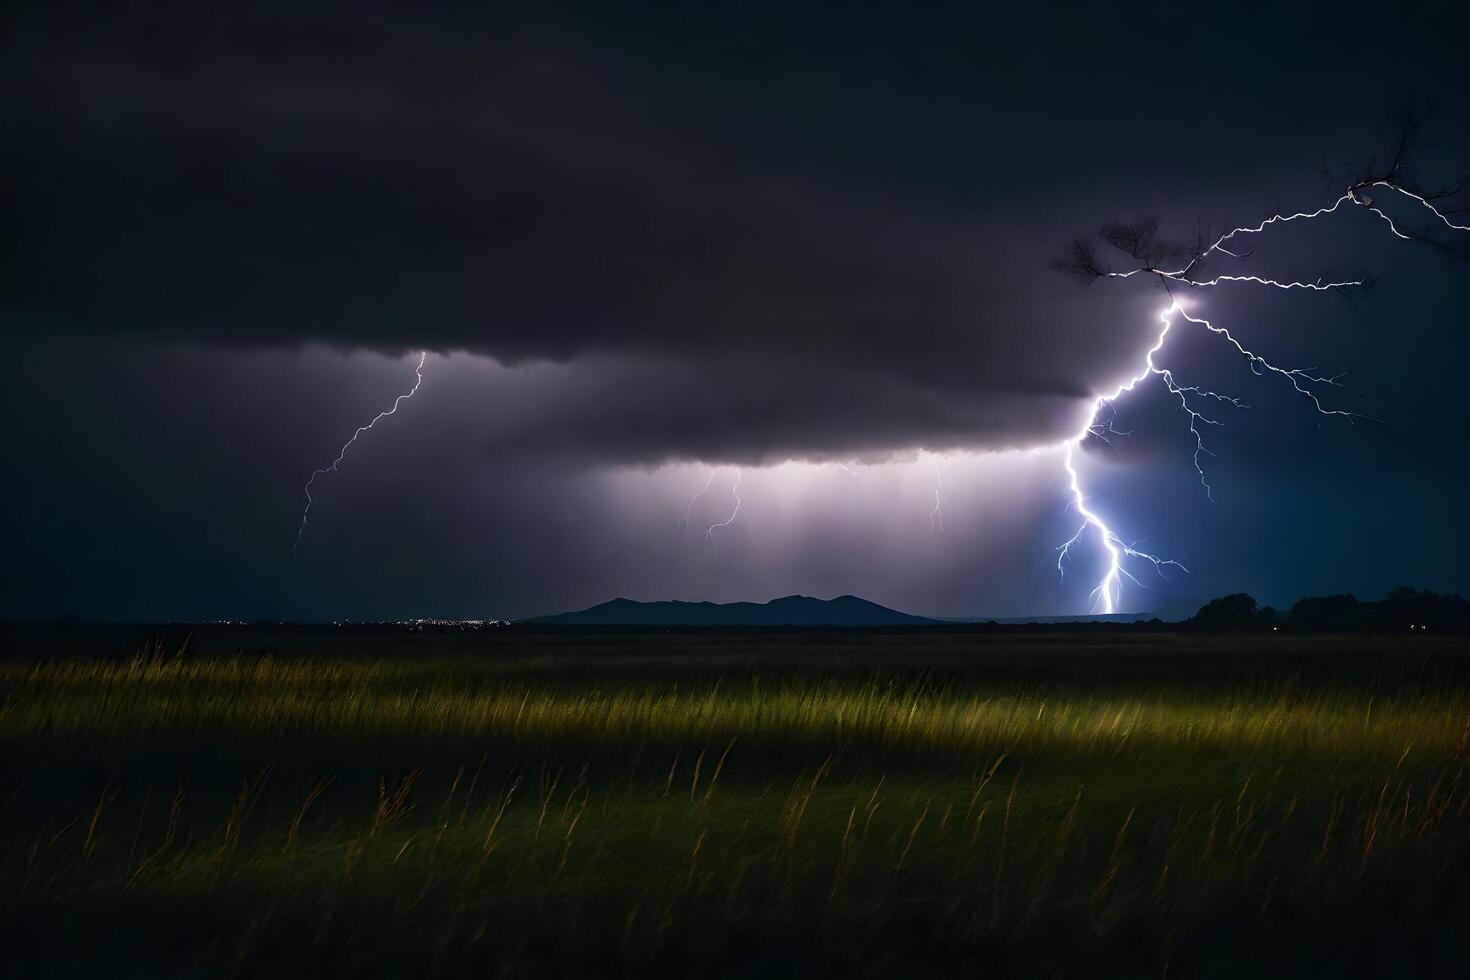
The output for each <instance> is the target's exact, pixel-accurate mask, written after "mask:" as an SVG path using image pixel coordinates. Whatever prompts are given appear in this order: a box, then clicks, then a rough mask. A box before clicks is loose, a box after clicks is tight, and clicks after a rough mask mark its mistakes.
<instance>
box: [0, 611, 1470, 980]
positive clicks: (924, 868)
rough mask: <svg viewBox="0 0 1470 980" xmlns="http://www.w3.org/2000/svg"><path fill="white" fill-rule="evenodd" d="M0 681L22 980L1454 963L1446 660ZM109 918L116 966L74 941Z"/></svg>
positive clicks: (2, 794)
mask: <svg viewBox="0 0 1470 980" xmlns="http://www.w3.org/2000/svg"><path fill="white" fill-rule="evenodd" d="M337 642H339V643H340V644H341V646H340V648H338V649H325V650H315V651H313V652H311V653H310V654H308V655H303V654H300V653H285V654H276V655H257V654H250V655H235V656H215V655H210V656H200V655H195V654H188V653H186V654H183V655H175V654H174V653H171V652H168V651H164V650H160V649H153V650H150V651H147V652H145V653H144V654H142V655H139V656H136V657H131V658H123V659H117V658H96V659H86V658H66V659H48V658H46V657H45V656H44V655H43V654H44V651H37V655H36V657H35V658H34V659H33V660H16V659H14V658H12V659H11V660H10V661H8V662H4V663H0V753H3V758H4V759H5V760H6V761H5V762H4V764H3V766H0V780H3V781H0V804H3V806H4V810H3V814H0V840H3V844H0V847H3V850H0V910H3V918H4V921H5V923H6V925H5V926H4V927H3V930H4V931H5V932H6V933H7V935H6V936H5V939H6V941H7V949H8V950H10V951H12V952H13V953H14V958H15V959H16V962H18V963H20V964H21V965H22V966H29V969H30V972H44V971H45V970H49V971H50V972H52V973H53V974H65V973H67V972H72V973H77V974H95V973H96V972H99V971H101V970H105V971H107V972H113V973H117V972H127V971H128V970H136V971H137V972H138V975H140V976H157V975H160V974H169V973H188V974H189V975H206V976H213V975H261V976H278V975H313V976H315V975H330V974H338V973H358V974H361V973H367V974H369V975H395V976H396V975H402V976H421V975H426V974H439V975H477V976H482V975H487V974H488V975H497V974H506V975H545V976H565V975H589V974H590V975H609V974H611V975H644V974H646V973H648V972H650V971H651V972H671V973H693V972H699V973H701V974H708V973H714V974H716V975H730V976H743V975H751V976H755V975H762V976H764V975H772V974H774V975H793V976H795V975H801V976H810V975H814V974H824V973H842V974H849V975H853V974H855V975H878V974H882V975H910V974H916V973H939V974H963V975H974V974H975V973H976V972H986V973H991V974H1001V975H1023V976H1029V975H1036V974H1038V973H1040V974H1045V975H1104V976H1127V975H1137V976H1161V975H1172V976H1232V975H1238V974H1239V973H1240V972H1244V971H1247V970H1254V971H1257V972H1263V971H1264V972H1265V973H1267V974H1272V975H1274V974H1278V973H1282V972H1300V971H1303V970H1329V969H1330V970H1332V971H1334V972H1337V973H1339V974H1342V973H1355V972H1361V973H1365V974H1382V973H1385V972H1391V973H1397V972H1404V970H1405V969H1408V968H1410V967H1412V968H1413V969H1416V970H1418V971H1420V972H1432V973H1445V974H1447V975H1461V974H1462V973H1463V972H1464V969H1465V968H1466V965H1467V964H1466V953H1465V952H1464V951H1463V949H1462V946H1463V944H1462V943H1460V942H1459V940H1458V936H1457V927H1458V923H1460V922H1461V920H1462V919H1463V918H1464V916H1465V915H1466V914H1467V912H1470V894H1467V891H1466V889H1465V887H1464V886H1463V885H1462V882H1463V881H1465V880H1466V875H1467V872H1470V833H1467V831H1470V785H1467V777H1466V774H1465V771H1464V765H1465V762H1466V760H1467V758H1470V659H1467V658H1466V657H1465V651H1463V650H1462V649H1461V647H1460V645H1459V644H1458V643H1456V642H1455V641H1450V640H1445V641H1429V640H1424V639H1416V640H1413V641H1397V640H1368V639H1358V638H1322V639H1286V638H1281V639H1278V638H1274V637H1252V638H1229V637H1225V638H1213V639H1210V638H1183V637H1170V636H1146V637H1136V636H1126V635H1114V636H1109V635H1102V636H1087V635H1072V636H1056V637H1038V636H1020V637H1014V636H1013V637H985V636H965V635H943V634H935V635H900V634H889V635H883V634H855V635H851V636H842V635H836V634H811V635H795V636H793V635H786V636H782V635H779V634H778V635H770V636H750V635H725V636H721V635H713V636H689V637H677V636H675V637H666V636H651V637H646V638H643V637H632V636H621V637H591V636H587V637H562V638H555V637H546V636H517V635H514V634H512V635H507V636H491V637H487V638H485V639H484V640H483V641H480V645H479V648H478V649H474V648H466V645H465V643H464V641H463V640H462V639H456V640H455V641H454V643H453V645H452V646H451V645H449V644H446V645H445V647H444V648H443V649H439V650H436V649H435V647H434V645H433V643H432V642H431V641H424V640H422V639H416V640H415V641H414V644H413V645H412V647H411V648H410V647H409V646H408V645H407V644H406V645H405V648H404V649H403V650H402V651H401V652H399V653H397V654H394V653H392V652H385V651H383V650H382V649H381V647H380V644H379V641H375V645H374V646H373V647H371V653H370V654H369V655H367V656H363V655H362V654H361V653H360V652H359V650H360V649H368V647H367V645H366V644H359V643H358V642H357V641H355V640H353V639H341V640H339V641H337ZM78 936H85V937H86V941H85V942H78V941H77V939H76V937H78Z"/></svg>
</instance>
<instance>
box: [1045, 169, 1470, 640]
mask: <svg viewBox="0 0 1470 980" xmlns="http://www.w3.org/2000/svg"><path fill="white" fill-rule="evenodd" d="M1403 149H1404V145H1403V144H1401V146H1400V155H1401V154H1402V151H1403ZM1399 166H1400V163H1399V162H1398V161H1396V162H1395V163H1394V165H1393V167H1392V168H1391V169H1390V170H1389V171H1388V176H1386V177H1378V178H1367V179H1361V180H1358V181H1356V182H1355V183H1353V185H1352V186H1351V187H1349V188H1348V190H1347V192H1346V193H1344V194H1342V195H1341V196H1340V197H1338V198H1337V199H1336V200H1335V201H1333V202H1332V203H1331V204H1330V205H1328V206H1326V207H1322V208H1318V209H1317V210H1315V211H1299V212H1294V213H1281V214H1273V215H1271V216H1270V217H1268V218H1266V219H1265V220H1263V221H1261V222H1260V223H1259V224H1256V225H1249V226H1242V227H1240V228H1235V229H1233V230H1231V231H1229V232H1227V233H1225V234H1224V235H1222V236H1220V237H1219V238H1218V239H1216V240H1215V241H1214V242H1213V243H1212V244H1210V245H1209V246H1208V247H1206V248H1202V249H1199V250H1197V251H1196V252H1195V253H1194V254H1193V255H1192V256H1191V257H1190V258H1189V259H1188V261H1187V262H1185V263H1184V264H1183V265H1182V266H1180V267H1178V268H1172V269H1171V268H1165V267H1163V266H1162V265H1161V264H1159V263H1158V262H1157V261H1154V258H1155V256H1156V255H1157V254H1158V253H1159V252H1161V251H1163V250H1164V249H1163V248H1162V247H1159V248H1156V247H1155V244H1154V242H1153V234H1154V231H1155V230H1156V224H1155V223H1153V222H1149V221H1143V222H1139V223H1136V224H1134V225H1113V226H1109V227H1108V228H1105V229H1104V231H1103V238H1104V240H1105V241H1107V242H1108V243H1109V244H1111V245H1113V246H1115V247H1116V248H1119V249H1121V250H1123V251H1124V252H1127V253H1128V254H1130V255H1132V256H1133V257H1134V258H1135V259H1138V260H1140V261H1141V262H1143V263H1144V264H1143V265H1141V266H1140V267H1138V268H1135V269H1130V270H1127V271H1123V272H1114V271H1111V270H1108V269H1105V268H1103V267H1102V266H1101V265H1100V264H1099V263H1098V262H1097V261H1096V258H1095V256H1094V255H1093V253H1092V251H1091V249H1090V248H1089V247H1088V246H1087V244H1086V243H1085V242H1080V241H1079V242H1078V243H1075V244H1074V246H1073V255H1072V257H1071V259H1070V260H1066V261H1064V262H1061V263H1058V264H1057V266H1056V267H1057V268H1060V269H1063V270H1065V271H1072V272H1079V273H1081V274H1083V275H1084V276H1085V277H1087V278H1090V279H1100V278H1114V279H1127V278H1130V277H1132V276H1136V275H1151V276H1154V277H1156V278H1157V279H1158V280H1159V282H1160V283H1161V284H1162V285H1163V287H1164V290H1165V291H1166V292H1167V293H1169V296H1170V303H1169V306H1168V307H1167V308H1166V309H1165V310H1163V312H1162V313H1161V314H1160V321H1161V322H1162V324H1163V326H1162V329H1160V331H1159V333H1158V335H1157V336H1156V337H1155V339H1154V343H1153V346H1151V347H1150V348H1149V349H1148V350H1147V351H1145V352H1144V355H1143V363H1142V366H1141V367H1140V369H1139V371H1138V373H1136V374H1135V375H1133V376H1132V377H1130V378H1128V379H1126V380H1125V381H1123V382H1122V383H1121V384H1119V385H1118V386H1117V388H1115V389H1114V390H1113V391H1111V392H1109V393H1107V394H1105V395H1100V396H1098V397H1097V398H1096V399H1095V400H1094V401H1093V403H1092V411H1091V413H1090V414H1089V415H1088V418H1087V422H1086V423H1085V424H1084V425H1083V426H1082V428H1081V429H1079V430H1078V431H1077V433H1076V434H1075V435H1074V436H1073V437H1072V438H1071V439H1069V440H1067V441H1066V442H1065V443H1063V444H1062V448H1063V451H1064V457H1063V460H1064V462H1063V465H1064V467H1065V469H1066V472H1067V477H1068V489H1069V491H1070V493H1071V503H1072V506H1073V507H1074V508H1075V509H1076V511H1077V513H1078V514H1080V515H1081V517H1082V524H1081V526H1080V527H1079V528H1078V529H1077V531H1076V533H1074V534H1073V535H1072V536H1071V537H1070V538H1068V539H1067V540H1066V541H1065V542H1063V543H1062V545H1061V547H1059V548H1058V549H1057V571H1058V573H1059V574H1060V575H1063V576H1065V574H1066V564H1067V559H1068V557H1069V556H1070V555H1071V553H1072V549H1073V548H1074V547H1076V546H1077V545H1078V543H1079V542H1080V541H1081V540H1082V538H1083V536H1084V535H1086V534H1087V533H1088V532H1089V531H1092V532H1093V533H1094V534H1096V536H1097V538H1098V541H1099V542H1100V544H1101V545H1102V549H1103V551H1104V554H1105V556H1106V570H1105V571H1104V573H1103V576H1102V578H1101V579H1100V580H1099V582H1098V583H1097V585H1096V586H1095V587H1094V588H1093V590H1092V593H1091V601H1092V611H1093V612H1101V613H1114V612H1117V611H1118V605H1119V601H1120V598H1121V593H1122V583H1123V579H1125V578H1126V579H1128V580H1129V581H1131V582H1133V583H1135V584H1139V585H1142V583H1140V582H1139V581H1138V579H1137V578H1135V577H1134V575H1133V574H1132V573H1131V572H1130V571H1129V570H1128V568H1127V564H1128V560H1129V559H1139V560H1142V561H1146V562H1148V563H1149V564H1151V565H1152V566H1153V569H1154V571H1155V572H1157V573H1159V574H1160V575H1162V574H1163V573H1164V571H1165V569H1166V568H1169V567H1174V568H1178V569H1180V570H1182V571H1186V572H1187V571H1188V569H1186V568H1184V566H1183V565H1181V564H1179V563H1178V562H1176V561H1173V560H1172V559H1165V558H1160V557H1159V556H1157V555H1153V554H1150V553H1148V552H1144V551H1141V550H1139V549H1138V548H1136V547H1134V546H1133V545H1130V544H1128V543H1127V542H1125V541H1124V540H1123V539H1122V538H1121V537H1119V536H1118V534H1117V533H1116V532H1115V531H1114V530H1113V529H1112V528H1111V527H1110V526H1109V525H1108V523H1107V522H1106V521H1105V520H1104V519H1103V517H1102V516H1101V515H1100V514H1098V513H1097V511H1096V510H1095V509H1093V507H1092V506H1091V505H1090V503H1089V500H1088V496H1087V492H1086V490H1085V489H1084V488H1083V485H1082V478H1081V476H1080V475H1079V473H1078V470H1077V461H1076V453H1077V451H1078V450H1079V449H1081V448H1082V446H1083V443H1084V442H1085V441H1086V440H1087V438H1088V437H1089V436H1090V437H1093V438H1096V439H1099V440H1101V441H1102V442H1104V443H1107V444H1109V445H1111V439H1110V437H1111V436H1117V435H1123V434H1124V433H1121V432H1119V431H1118V430H1117V428H1116V427H1115V424H1114V423H1115V422H1116V419H1117V406H1116V402H1117V400H1118V399H1119V398H1120V397H1122V396H1123V395H1124V394H1126V393H1128V392H1131V391H1133V390H1134V388H1136V387H1137V386H1138V385H1139V384H1140V383H1141V382H1143V381H1146V380H1147V379H1148V378H1150V377H1152V376H1157V377H1158V378H1159V379H1160V380H1161V381H1162V383H1163V385H1164V387H1165V389H1166V390H1167V391H1168V392H1169V393H1170V394H1171V395H1173V396H1174V397H1175V398H1176V399H1177V400H1178V402H1179V407H1180V410H1181V411H1182V412H1183V413H1184V414H1185V416H1186V417H1187V418H1188V420H1189V432H1190V434H1191V435H1192V436H1193V437H1194V453H1193V462H1194V468H1195V472H1196V473H1198V475H1199V479H1200V484H1201V485H1202V486H1203V487H1204V489H1205V493H1206V496H1207V497H1209V498H1210V499H1213V490H1212V488H1211V486H1210V483H1209V480H1208V479H1207V478H1206V475H1205V470H1204V466H1203V463H1202V460H1201V457H1202V456H1209V455H1212V454H1211V453H1210V451H1209V450H1208V449H1207V448H1205V441H1204V435H1203V431H1204V430H1203V429H1202V428H1201V426H1216V425H1219V424H1221V423H1220V422H1219V421H1218V420H1216V419H1214V418H1213V417H1211V416H1209V415H1207V414H1205V413H1204V412H1203V411H1202V410H1201V409H1200V407H1199V406H1200V405H1201V404H1202V403H1205V402H1215V403H1217V405H1222V406H1229V407H1233V408H1242V409H1243V408H1248V407H1249V406H1248V405H1246V404H1245V403H1244V402H1242V401H1241V400H1240V399H1238V398H1236V397H1234V396H1231V395H1224V394H1220V393H1219V392H1214V391H1210V390H1208V389H1205V388H1201V387H1198V386H1196V385H1186V384H1181V383H1180V382H1179V381H1178V380H1177V379H1176V377H1175V375H1174V373H1173V371H1172V370H1170V369H1169V368H1165V367H1160V366H1159V365H1158V364H1156V363H1155V355H1157V354H1159V352H1160V351H1161V350H1162V349H1163V347H1164V344H1165V341H1166V340H1167V339H1168V337H1169V332H1170V330H1172V329H1173V327H1174V326H1175V324H1176V323H1179V322H1184V323H1190V324H1194V325H1196V326H1198V327H1201V328H1202V329H1204V330H1205V331H1207V332H1208V333H1210V334H1212V335H1214V336H1216V337H1219V338H1221V339H1223V340H1224V341H1225V342H1226V343H1227V344H1229V345H1230V346H1231V347H1232V348H1233V349H1234V351H1235V353H1236V354H1238V355H1239V356H1240V357H1242V358H1243V359H1244V360H1245V362H1246V364H1247V366H1248V367H1249V368H1250V370H1251V372H1252V373H1254V374H1256V375H1257V376H1262V377H1264V376H1266V375H1277V376H1279V377H1281V378H1284V379H1285V380H1286V381H1287V382H1288V383H1289V384H1290V385H1291V386H1292V388H1293V389H1294V390H1295V391H1296V392H1297V393H1298V394H1300V395H1301V396H1302V397H1303V398H1304V399H1306V400H1307V401H1308V402H1309V403H1310V404H1311V406H1312V408H1313V410H1314V411H1316V412H1317V413H1318V414H1321V415H1326V416H1336V417H1341V418H1344V419H1346V420H1347V421H1349V422H1352V421H1355V420H1358V419H1366V418H1368V417H1367V416H1363V415H1359V414H1357V413H1354V412H1350V411H1347V410H1344V409H1341V408H1334V407H1330V406H1329V405H1327V404H1324V402H1323V401H1322V399H1321V397H1320V395H1319V391H1321V390H1322V389H1324V388H1340V387H1342V385H1341V378H1342V375H1336V376H1328V375H1323V374H1319V373H1317V372H1316V371H1315V369H1311V368H1286V367H1281V366H1278V365H1276V364H1273V363H1272V362H1270V361H1268V360H1267V359H1266V358H1264V357H1262V356H1261V355H1259V354H1257V353H1256V352H1255V351H1253V350H1251V349H1250V348H1248V347H1246V346H1245V345H1244V344H1243V343H1241V342H1240V340H1238V339H1237V338H1236V337H1235V336H1234V335H1233V334H1232V333H1231V332H1230V331H1229V330H1228V329H1227V328H1225V327H1222V326H1218V325H1217V324H1214V323H1212V322H1210V321H1209V320H1208V319H1206V318H1204V317H1201V316H1194V315H1191V314H1190V313H1189V312H1188V311H1187V310H1186V309H1185V308H1184V307H1183V305H1182V304H1181V303H1180V301H1179V299H1177V298H1176V297H1175V296H1174V295H1173V289H1172V288H1171V287H1177V286H1187V287H1194V288H1207V287H1211V286H1216V285H1219V284H1221V283H1246V284H1251V285H1258V286H1266V287H1270V288H1275V289H1283V290H1290V289H1307V290H1312V291H1316V292H1325V291H1328V290H1338V289H1346V288H1350V287H1354V286H1361V285H1363V280H1341V281H1327V280H1325V279H1319V280H1317V281H1316V282H1299V281H1294V280H1292V281H1284V280H1278V279H1272V278H1267V277H1263V276H1255V275H1209V276H1205V275H1201V274H1200V273H1199V271H1198V270H1199V269H1200V266H1201V265H1202V264H1203V263H1204V262H1205V260H1206V259H1208V258H1209V257H1210V256H1211V255H1213V254H1216V253H1218V254H1221V255H1225V256H1228V257H1230V258H1232V259H1237V260H1239V259H1244V258H1246V257H1247V256H1249V255H1250V254H1251V253H1250V252H1248V251H1242V252H1237V251H1233V250H1231V249H1230V248H1228V247H1226V246H1227V243H1229V242H1231V241H1232V240H1233V239H1235V238H1236V236H1244V235H1253V234H1259V233H1261V232H1264V231H1265V230H1266V229H1267V228H1269V227H1270V226H1272V225H1277V224H1285V223H1288V222H1293V221H1303V222H1306V221H1313V220H1316V219H1319V218H1324V217H1326V216H1328V215H1331V214H1334V213H1336V212H1337V211H1338V210H1339V209H1341V208H1342V207H1343V206H1344V205H1353V206H1357V207H1361V208H1364V209H1365V210H1367V211H1369V212H1370V213H1371V214H1373V215H1374V216H1376V217H1377V218H1379V219H1381V220H1382V221H1383V222H1384V223H1386V224H1387V226H1388V228H1389V230H1390V231H1391V232H1392V233H1393V234H1394V235H1395V236H1397V237H1398V238H1400V239H1403V240H1405V241H1421V242H1427V241H1430V240H1429V239H1426V238H1423V237H1421V236H1419V235H1417V234H1413V233H1411V232H1406V231H1405V230H1403V228H1402V227H1400V225H1399V224H1397V223H1396V222H1395V221H1394V220H1393V218H1391V217H1390V216H1389V215H1388V214H1387V213H1385V212H1384V211H1383V210H1381V209H1380V208H1378V207H1377V206H1376V205H1375V204H1374V203H1373V200H1372V198H1370V197H1369V196H1368V194H1367V193H1366V190H1367V189H1368V188H1370V187H1373V188H1378V187H1381V188H1387V189H1389V190H1393V191H1397V192H1398V193H1399V194H1401V195H1404V196H1405V197H1408V198H1409V199H1411V200H1413V201H1414V202H1416V203H1418V204H1419V205H1421V206H1422V207H1423V208H1425V209H1427V210H1428V211H1429V213H1430V214H1431V215H1433V217H1434V218H1435V219H1437V220H1438V221H1439V222H1440V223H1442V224H1443V225H1445V226H1446V227H1447V228H1450V229H1453V230H1456V231H1470V226H1465V225H1459V224H1456V223H1454V222H1453V221H1451V220H1450V219H1449V218H1448V217H1447V216H1446V215H1445V213H1444V212H1442V211H1441V210H1440V209H1439V208H1437V207H1435V205H1434V203H1432V202H1433V201H1434V200H1442V199H1444V198H1447V197H1449V196H1451V195H1453V194H1455V193H1458V191H1459V189H1460V187H1461V186H1462V185H1463V184H1464V182H1463V181H1462V182H1461V184H1457V185H1455V187H1453V188H1451V189H1450V190H1448V191H1444V192H1442V193H1438V194H1429V193H1418V192H1415V191H1413V190H1410V189H1408V188H1406V187H1404V186H1401V185H1400V184H1399V183H1397V182H1396V178H1395V175H1396V174H1397V173H1398V172H1399ZM1431 243H1432V242H1431ZM1432 244H1433V243H1432Z"/></svg>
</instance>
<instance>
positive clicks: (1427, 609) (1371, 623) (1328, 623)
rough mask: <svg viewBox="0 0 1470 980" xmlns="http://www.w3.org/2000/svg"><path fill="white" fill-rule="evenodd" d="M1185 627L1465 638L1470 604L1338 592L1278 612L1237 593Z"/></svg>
mask: <svg viewBox="0 0 1470 980" xmlns="http://www.w3.org/2000/svg"><path fill="white" fill-rule="evenodd" d="M1188 625H1189V626H1191V627H1193V628H1195V629H1202V630H1213V631H1283V630H1289V631H1291V632H1297V633H1420V632H1424V633H1470V601H1466V600H1465V599H1464V598H1463V597H1462V596H1458V595H1440V594H1438V593H1436V592H1429V591H1427V590H1420V589H1411V588H1407V587H1405V588H1398V589H1394V590H1393V591H1392V592H1390V593H1389V594H1388V595H1386V596H1384V597H1383V598H1382V599H1380V600H1378V601H1377V602H1360V601H1359V600H1358V598H1357V597H1356V596H1354V595H1353V594H1352V593H1343V594H1341V595H1329V596H1308V597H1306V598H1303V599H1298V600H1297V602H1296V604H1295V605H1293V606H1292V607H1291V608H1290V609H1285V610H1281V609H1275V608H1273V607H1271V606H1261V605H1258V604H1257V602H1256V600H1255V599H1254V598H1252V597H1251V596H1249V595H1247V594H1246V593H1244V592H1236V593H1233V594H1231V595H1227V596H1221V597H1220V598H1218V599H1212V600H1210V601H1209V602H1207V603H1205V604H1204V605H1203V606H1201V607H1200V611H1199V612H1197V613H1195V615H1194V617H1193V618H1192V619H1190V620H1188Z"/></svg>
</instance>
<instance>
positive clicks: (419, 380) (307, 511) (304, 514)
mask: <svg viewBox="0 0 1470 980" xmlns="http://www.w3.org/2000/svg"><path fill="white" fill-rule="evenodd" d="M428 357H429V352H428V351H420V352H419V363H418V366H416V367H415V368H414V369H413V375H414V382H413V387H412V388H410V389H408V391H406V392H405V393H403V394H401V395H399V396H398V397H397V398H395V399H393V405H392V407H390V408H389V409H387V410H386V411H383V412H379V413H378V414H377V415H374V416H373V420H372V421H371V422H369V423H368V424H367V425H363V426H359V427H358V429H357V431H356V432H354V433H352V438H351V439H348V440H347V441H346V442H344V443H343V444H342V448H341V449H340V450H339V451H338V452H337V458H336V459H334V460H332V462H331V463H330V464H328V465H326V466H324V467H322V468H321V469H319V470H313V471H312V474H311V477H310V478H309V479H308V480H307V481H306V486H304V487H303V488H302V492H303V493H305V494H306V506H305V507H304V508H302V510H301V526H300V527H298V528H297V529H296V543H295V544H293V545H292V546H291V554H292V555H295V554H296V552H297V549H299V548H300V547H301V537H302V535H304V534H305V533H306V521H307V518H308V517H309V516H310V515H311V504H312V499H311V487H312V484H314V483H316V480H317V477H319V476H326V475H327V474H328V473H336V472H337V467H339V466H340V465H342V460H343V458H344V457H345V456H346V455H347V450H349V449H351V448H352V444H353V443H354V442H356V441H357V437H358V436H360V435H362V434H363V433H364V432H366V431H367V430H369V429H371V428H372V427H373V426H375V425H377V424H378V423H379V422H381V421H382V420H383V419H385V418H387V417H388V416H390V415H392V414H393V413H394V412H396V411H398V406H399V405H401V404H403V403H404V402H405V401H407V400H408V399H410V398H412V397H413V396H414V392H416V391H418V390H419V385H421V384H423V383H424V361H425V360H427V359H428Z"/></svg>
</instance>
